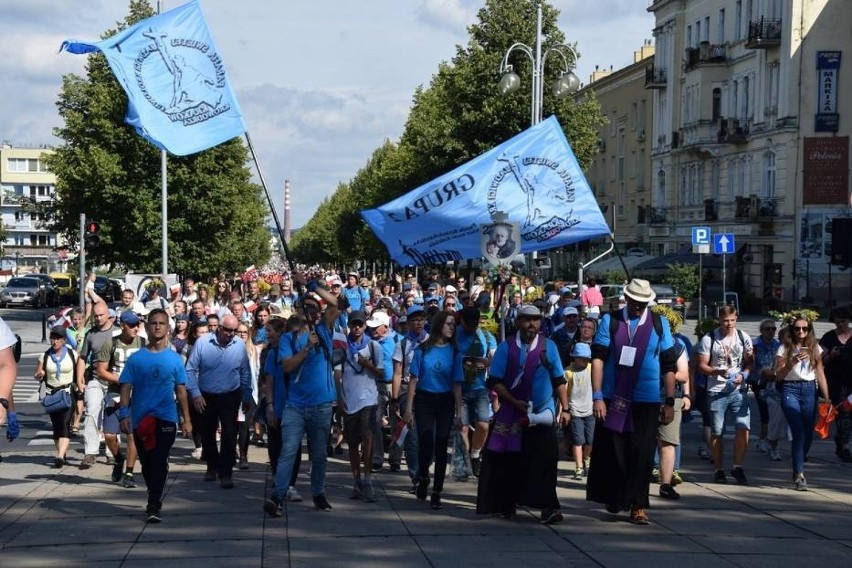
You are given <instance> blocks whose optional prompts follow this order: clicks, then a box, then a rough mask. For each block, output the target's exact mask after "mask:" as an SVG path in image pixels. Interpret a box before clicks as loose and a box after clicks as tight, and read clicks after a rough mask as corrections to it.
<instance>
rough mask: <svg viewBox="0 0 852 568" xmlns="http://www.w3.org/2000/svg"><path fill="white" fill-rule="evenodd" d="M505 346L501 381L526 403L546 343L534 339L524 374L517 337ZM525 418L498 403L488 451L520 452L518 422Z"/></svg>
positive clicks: (521, 430)
mask: <svg viewBox="0 0 852 568" xmlns="http://www.w3.org/2000/svg"><path fill="white" fill-rule="evenodd" d="M507 343H508V347H509V353H508V357H507V361H506V376H505V377H504V378H503V380H504V385H506V387H507V388H508V389H509V392H510V393H512V396H514V397H515V398H516V399H518V400H524V401H529V400H530V398H531V396H532V379H533V375H535V371H536V369H537V368H538V366H539V364H540V363H541V352H542V349H543V348H544V346H545V344H546V341H545V338H544V336H543V335H539V336H538V337H537V341H536V346H535V347H534V348H533V349H532V350H530V351H529V352H528V353H527V358H526V360H525V361H524V368H523V372H521V365H520V360H521V349H520V347H518V335H517V334H515V335H514V336H513V337H511V338H510V339H509V340H508V342H507ZM519 374H520V377H519V376H518V375H519ZM526 416H527V414H526V413H521V412H518V409H517V408H515V407H514V406H512V405H511V404H506V403H504V402H502V401H501V403H500V408H499V409H498V410H497V412H496V413H495V414H494V419H493V421H492V423H491V429H490V432H489V435H488V444H487V447H488V449H489V450H491V451H492V452H496V453H500V454H502V453H505V452H520V451H521V437H522V434H523V429H524V427H523V425H522V424H521V419H522V418H525V417H526Z"/></svg>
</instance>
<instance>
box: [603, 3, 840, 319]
mask: <svg viewBox="0 0 852 568" xmlns="http://www.w3.org/2000/svg"><path fill="white" fill-rule="evenodd" d="M649 11H651V12H652V13H653V14H654V17H655V21H656V27H655V28H654V30H653V35H654V38H655V48H656V53H655V56H654V59H653V62H652V63H651V64H648V65H647V69H646V70H645V86H646V88H647V92H648V93H650V97H651V98H649V105H650V107H651V109H652V113H653V119H652V120H651V121H650V122H651V124H650V125H649V129H648V132H647V134H648V136H647V138H648V140H649V143H650V149H649V159H650V174H649V178H647V181H648V183H649V185H650V191H649V192H648V194H649V197H646V199H647V200H648V202H649V203H650V205H651V212H650V215H646V220H648V222H649V227H648V241H649V243H650V248H651V251H652V252H653V253H654V254H662V253H667V252H675V251H677V250H679V249H683V248H684V247H689V246H691V244H692V243H691V238H692V228H693V227H709V228H710V230H711V232H712V233H713V234H725V235H728V234H730V235H733V237H734V240H735V250H734V251H733V254H730V255H728V256H727V257H726V260H727V261H728V266H729V267H730V269H729V270H728V271H727V277H728V278H727V285H728V288H729V289H734V290H736V291H738V292H740V297H741V300H746V301H748V302H750V303H751V305H752V307H753V308H757V307H763V306H764V305H765V302H766V300H767V299H768V298H770V297H777V298H782V299H784V300H798V299H800V298H802V297H804V296H810V297H813V298H814V299H815V300H816V302H817V303H820V304H822V303H824V302H825V301H826V300H829V299H832V300H835V301H841V302H848V301H849V298H850V276H849V274H850V269H848V268H846V269H841V268H840V267H837V266H835V267H830V266H829V261H830V252H831V226H832V220H833V219H835V218H838V217H850V216H852V210H850V207H849V174H848V169H849V131H850V127H849V116H850V112H852V96H850V95H852V70H850V69H849V68H848V67H849V64H848V63H847V65H846V68H845V69H844V66H843V65H842V62H843V58H844V52H845V53H846V55H845V57H846V58H848V57H849V54H850V51H849V48H850V47H852V34H850V31H849V30H850V29H852V2H850V1H849V0H655V1H654V2H653V3H652V4H651V6H650V7H649ZM607 191H609V189H608V188H607ZM711 249H712V245H711Z"/></svg>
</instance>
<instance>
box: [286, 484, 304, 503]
mask: <svg viewBox="0 0 852 568" xmlns="http://www.w3.org/2000/svg"><path fill="white" fill-rule="evenodd" d="M287 500H288V501H290V502H291V503H299V502H300V501H301V500H302V496H301V495H299V492H298V491H296V488H295V487H293V486H292V485H291V486H290V488H289V489H288V490H287Z"/></svg>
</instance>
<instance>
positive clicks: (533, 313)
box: [517, 304, 541, 318]
mask: <svg viewBox="0 0 852 568" xmlns="http://www.w3.org/2000/svg"><path fill="white" fill-rule="evenodd" d="M517 317H528V318H540V317H541V310H539V309H538V308H537V307H535V306H533V305H532V304H524V305H523V306H521V308H520V309H519V310H518V313H517Z"/></svg>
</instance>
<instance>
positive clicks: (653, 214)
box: [645, 207, 666, 225]
mask: <svg viewBox="0 0 852 568" xmlns="http://www.w3.org/2000/svg"><path fill="white" fill-rule="evenodd" d="M647 209H648V211H647V212H646V215H645V219H646V220H647V221H648V224H650V225H662V224H665V222H666V208H665V207H648V208H647Z"/></svg>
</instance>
